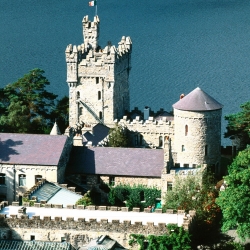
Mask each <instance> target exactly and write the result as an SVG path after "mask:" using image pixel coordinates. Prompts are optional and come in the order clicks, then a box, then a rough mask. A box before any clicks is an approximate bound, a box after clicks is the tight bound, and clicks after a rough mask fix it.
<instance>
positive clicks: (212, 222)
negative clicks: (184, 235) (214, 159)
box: [163, 172, 221, 242]
mask: <svg viewBox="0 0 250 250" xmlns="http://www.w3.org/2000/svg"><path fill="white" fill-rule="evenodd" d="M215 183H216V181H215V179H214V176H213V174H212V173H210V172H205V173H204V174H203V175H202V176H201V175H189V176H186V177H185V178H182V177H176V179H175V182H174V186H173V189H172V191H168V192H167V194H166V197H165V205H164V207H163V208H164V210H165V209H174V210H178V209H181V210H185V211H187V212H188V210H195V211H196V222H195V227H194V228H193V230H194V231H193V235H194V236H193V237H194V238H195V239H193V240H194V241H196V242H200V241H203V240H208V239H209V236H208V235H210V236H211V237H213V235H212V234H215V233H217V232H218V230H219V223H220V219H221V211H220V208H219V206H218V205H217V204H216V203H215V199H216V197H217V196H218V191H217V190H216V189H215ZM204 238H205V239H204Z"/></svg>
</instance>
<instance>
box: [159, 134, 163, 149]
mask: <svg viewBox="0 0 250 250" xmlns="http://www.w3.org/2000/svg"><path fill="white" fill-rule="evenodd" d="M162 146H163V139H162V136H160V137H159V147H162Z"/></svg>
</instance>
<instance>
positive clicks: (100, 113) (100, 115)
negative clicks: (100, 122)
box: [99, 111, 102, 119]
mask: <svg viewBox="0 0 250 250" xmlns="http://www.w3.org/2000/svg"><path fill="white" fill-rule="evenodd" d="M99 118H100V119H102V111H100V112H99Z"/></svg>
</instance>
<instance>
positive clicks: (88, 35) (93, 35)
mask: <svg viewBox="0 0 250 250" xmlns="http://www.w3.org/2000/svg"><path fill="white" fill-rule="evenodd" d="M82 25H83V40H84V41H85V42H87V43H88V44H89V46H90V47H91V48H92V49H94V50H95V49H97V48H98V39H99V31H100V20H99V17H98V16H95V17H94V21H93V22H91V21H89V18H88V16H85V17H84V18H83V20H82Z"/></svg>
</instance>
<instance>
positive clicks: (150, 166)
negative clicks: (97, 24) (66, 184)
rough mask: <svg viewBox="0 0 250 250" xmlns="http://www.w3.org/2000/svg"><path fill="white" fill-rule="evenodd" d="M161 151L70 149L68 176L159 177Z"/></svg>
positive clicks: (105, 148) (141, 149)
mask: <svg viewBox="0 0 250 250" xmlns="http://www.w3.org/2000/svg"><path fill="white" fill-rule="evenodd" d="M163 167H164V152H163V150H162V149H145V148H109V147H94V148H86V147H73V149H72V151H71V157H70V162H69V165H68V168H67V170H66V171H67V172H68V173H71V174H72V173H74V174H99V175H115V176H138V177H161V172H162V169H163Z"/></svg>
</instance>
